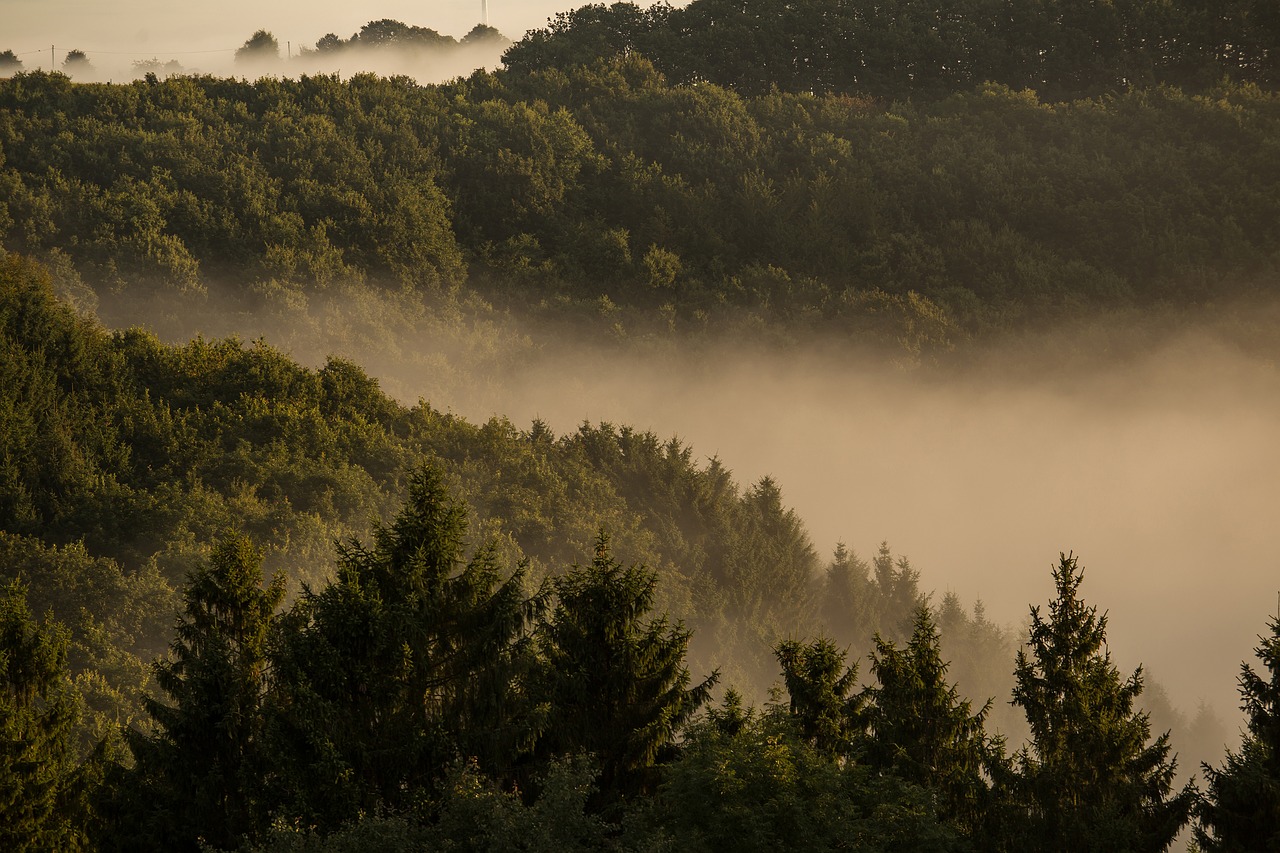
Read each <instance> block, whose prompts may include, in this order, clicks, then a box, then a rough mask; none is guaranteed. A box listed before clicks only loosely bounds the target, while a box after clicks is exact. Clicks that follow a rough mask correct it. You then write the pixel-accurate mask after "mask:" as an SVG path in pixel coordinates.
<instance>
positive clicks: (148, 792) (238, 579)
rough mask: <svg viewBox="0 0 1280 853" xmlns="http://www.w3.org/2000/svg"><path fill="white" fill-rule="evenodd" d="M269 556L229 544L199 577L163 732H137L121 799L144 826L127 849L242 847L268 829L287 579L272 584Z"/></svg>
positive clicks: (180, 640)
mask: <svg viewBox="0 0 1280 853" xmlns="http://www.w3.org/2000/svg"><path fill="white" fill-rule="evenodd" d="M261 566H262V556H261V554H260V553H259V552H258V551H257V550H256V549H255V548H254V547H253V546H252V544H251V543H250V542H249V540H247V539H245V538H243V537H231V538H228V539H226V540H225V541H223V542H222V543H221V544H220V545H219V546H218V548H217V549H216V550H215V551H214V553H213V555H212V556H211V557H210V559H209V562H208V564H206V565H204V566H201V567H200V568H199V569H197V570H196V571H195V572H194V573H193V574H192V575H191V578H190V580H189V581H188V583H187V587H186V590H185V592H184V599H185V605H184V609H183V614H182V616H181V617H180V618H179V620H178V627H177V637H176V639H175V640H174V641H173V644H172V645H171V647H170V650H171V654H170V657H169V658H168V659H167V660H162V661H161V662H160V663H158V664H157V665H156V681H157V682H158V683H159V684H160V687H161V688H162V689H163V690H164V691H165V693H166V694H168V696H169V699H170V701H171V702H172V704H165V703H163V702H161V701H159V700H154V699H153V700H150V701H149V702H148V703H147V709H148V711H150V713H151V716H152V719H153V720H154V722H155V733H154V734H152V735H144V734H141V733H134V735H133V740H132V742H131V747H132V749H133V752H134V755H135V757H136V759H137V764H136V767H135V769H134V770H133V771H132V772H131V773H128V774H125V775H124V776H123V784H124V786H125V790H123V791H121V792H120V795H121V796H122V798H123V799H124V801H125V802H126V803H128V805H127V806H126V807H125V808H126V811H127V813H129V814H131V815H132V818H133V820H135V821H136V824H135V825H134V826H132V827H128V828H126V832H128V834H129V838H130V839H131V840H130V841H129V842H128V843H127V844H124V845H122V846H130V845H131V844H138V845H142V846H149V847H151V848H153V849H157V850H196V849H198V847H199V846H200V845H201V844H202V843H203V844H209V845H212V846H215V847H218V848H230V847H234V846H236V845H237V844H238V843H240V841H241V840H244V839H252V838H254V837H255V835H256V833H257V832H258V830H259V829H262V828H265V825H266V820H265V817H266V809H265V806H264V804H263V802H262V799H261V797H260V796H259V793H260V782H261V779H262V778H263V777H264V775H265V773H266V769H267V763H266V759H265V757H264V756H263V754H262V738H263V727H264V723H263V713H262V702H263V697H264V695H265V692H266V669H267V641H268V638H269V632H270V630H271V623H272V618H273V616H274V614H275V610H276V608H277V607H278V606H279V604H280V601H281V599H282V598H283V597H284V579H283V577H279V576H277V577H276V579H275V580H274V581H273V582H272V583H270V584H269V585H267V586H265V587H264V586H263V578H262V568H261Z"/></svg>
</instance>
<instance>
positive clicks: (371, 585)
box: [271, 468, 542, 828]
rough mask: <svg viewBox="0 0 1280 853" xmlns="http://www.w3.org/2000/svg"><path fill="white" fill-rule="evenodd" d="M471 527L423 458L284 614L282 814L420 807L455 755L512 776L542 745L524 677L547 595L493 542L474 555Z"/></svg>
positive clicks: (325, 822) (346, 815) (340, 818)
mask: <svg viewBox="0 0 1280 853" xmlns="http://www.w3.org/2000/svg"><path fill="white" fill-rule="evenodd" d="M466 530H467V512H466V507H465V505H464V504H463V503H462V502H460V501H458V500H456V499H454V498H453V497H452V496H450V494H449V491H448V489H447V488H446V486H445V483H444V478H443V475H442V474H441V473H440V472H439V471H437V470H435V469H432V468H427V469H423V470H420V471H417V472H415V473H414V474H413V475H412V477H411V479H410V485H409V496H408V499H407V501H406V503H405V506H404V508H403V509H402V510H401V512H400V514H399V515H398V516H397V517H396V519H395V521H394V522H393V523H392V524H391V526H389V527H380V528H378V529H377V530H376V532H375V534H374V546H373V547H372V548H366V547H365V546H363V545H361V544H360V543H359V542H352V543H349V544H347V545H346V546H344V547H343V548H342V549H341V551H340V554H339V561H338V571H337V577H336V579H335V580H334V581H333V582H332V583H331V584H329V585H328V586H326V587H325V588H323V589H321V590H320V591H319V592H311V591H309V590H308V591H304V593H303V595H302V596H301V597H300V598H299V600H298V601H297V602H296V603H295V605H294V607H293V608H292V609H291V610H290V612H289V613H288V614H287V615H286V616H285V617H284V619H283V620H282V630H281V632H280V642H279V645H278V647H277V649H276V651H275V655H274V659H275V662H276V668H277V690H276V691H275V693H274V694H273V702H272V714H271V717H272V732H273V748H274V749H276V750H277V751H278V753H279V755H280V756H281V757H282V766H281V768H280V776H279V782H280V785H281V788H282V791H283V793H284V798H285V802H284V804H283V812H282V814H285V815H288V816H289V817H291V818H292V819H295V820H299V821H301V822H302V823H304V824H311V825H316V826H319V827H321V828H333V827H336V826H338V825H340V824H341V823H343V822H345V821H347V820H349V819H351V818H354V817H356V816H357V815H359V814H361V813H365V814H371V813H374V812H376V811H378V810H380V809H384V808H391V809H402V808H406V807H408V806H410V805H411V804H413V803H415V802H417V801H418V800H419V799H420V798H421V796H422V794H423V793H424V792H427V791H429V790H430V788H431V786H432V785H433V784H434V783H435V782H437V781H438V780H439V779H441V778H442V777H443V776H444V774H445V773H446V772H447V770H448V769H449V767H450V765H452V764H455V763H457V762H461V761H468V762H473V763H474V764H475V765H476V766H477V767H478V769H479V770H480V771H481V772H483V773H487V774H489V775H490V776H493V777H498V778H501V777H503V776H505V775H507V774H509V773H510V772H511V764H512V762H513V760H514V758H515V757H516V756H517V755H519V754H520V753H521V752H522V751H524V750H527V749H528V748H531V745H532V736H533V731H532V726H531V722H530V721H531V719H532V715H531V713H530V708H529V707H528V704H527V703H526V701H525V699H524V694H523V692H522V690H521V687H520V685H521V684H522V683H523V681H524V678H523V675H524V673H525V672H526V671H527V668H528V666H529V662H530V655H531V638H530V636H529V632H530V631H531V628H532V620H533V618H534V617H535V616H536V615H537V614H538V612H539V609H540V606H541V601H542V599H541V597H539V596H534V597H533V598H527V597H526V595H525V591H524V570H523V568H522V567H518V568H517V569H516V570H514V571H512V572H507V571H504V570H503V569H502V567H501V566H500V565H499V563H498V561H497V558H496V555H495V552H494V549H493V548H491V547H482V548H480V549H478V550H477V551H475V552H474V553H473V555H472V556H471V557H470V558H469V559H465V560H464V556H463V552H464V548H465V545H466Z"/></svg>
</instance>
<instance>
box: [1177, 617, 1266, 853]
mask: <svg viewBox="0 0 1280 853" xmlns="http://www.w3.org/2000/svg"><path fill="white" fill-rule="evenodd" d="M1268 628H1270V631H1271V634H1270V636H1268V637H1265V638H1259V639H1260V641H1261V645H1259V646H1258V648H1257V649H1256V650H1255V652H1256V654H1257V656H1258V660H1260V661H1261V662H1262V664H1263V667H1264V668H1265V670H1264V671H1263V672H1262V673H1261V674H1259V672H1257V671H1255V670H1254V669H1253V667H1251V666H1249V664H1248V663H1242V664H1241V665H1240V697H1241V700H1242V701H1241V709H1242V710H1243V711H1244V714H1245V721H1246V724H1247V731H1246V732H1245V735H1244V742H1243V743H1242V744H1241V746H1240V751H1239V752H1231V751H1228V752H1227V757H1226V762H1225V763H1224V764H1223V766H1222V768H1221V769H1217V768H1214V767H1210V766H1209V765H1208V764H1204V765H1202V767H1203V769H1204V772H1205V778H1206V780H1207V781H1208V783H1209V786H1208V787H1209V789H1208V791H1206V792H1205V796H1204V799H1203V800H1202V801H1201V803H1200V807H1199V818H1200V825H1199V826H1198V827H1197V828H1196V840H1197V841H1198V842H1199V844H1200V847H1201V849H1202V850H1204V851H1206V853H1212V851H1222V852H1223V853H1227V851H1242V853H1243V851H1246V850H1247V851H1280V619H1272V620H1270V622H1269V624H1268Z"/></svg>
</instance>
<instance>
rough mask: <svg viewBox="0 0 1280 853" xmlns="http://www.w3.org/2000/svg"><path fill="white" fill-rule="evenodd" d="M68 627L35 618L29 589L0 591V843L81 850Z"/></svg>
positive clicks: (82, 811)
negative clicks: (30, 608) (69, 674)
mask: <svg viewBox="0 0 1280 853" xmlns="http://www.w3.org/2000/svg"><path fill="white" fill-rule="evenodd" d="M77 719H78V705H77V702H76V699H75V696H74V694H73V692H72V690H71V688H70V684H69V680H68V676H67V632H66V630H65V629H64V628H62V627H61V626H60V625H58V624H56V623H48V622H46V623H43V624H41V623H37V622H36V621H35V620H33V619H32V617H31V612H30V611H29V610H28V608H27V599H26V590H25V588H24V587H23V586H22V585H21V584H20V583H19V582H18V581H11V582H10V583H9V584H8V585H7V586H6V587H5V588H4V589H3V590H0V849H4V850H12V851H43V850H83V849H86V839H85V833H84V829H85V825H86V819H87V817H88V814H89V813H88V811H87V809H86V807H85V800H84V792H85V784H84V779H85V771H86V769H87V768H86V767H82V766H81V765H80V762H78V761H77V759H76V755H75V750H74V745H75V742H76V723H77Z"/></svg>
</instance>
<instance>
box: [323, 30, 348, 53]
mask: <svg viewBox="0 0 1280 853" xmlns="http://www.w3.org/2000/svg"><path fill="white" fill-rule="evenodd" d="M346 46H347V43H346V42H345V41H344V40H343V39H341V38H339V37H338V36H337V35H336V34H334V33H325V34H324V35H322V36H321V37H320V40H319V41H317V42H316V50H317V51H318V52H320V53H329V52H332V51H336V50H342V48H344V47H346Z"/></svg>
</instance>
